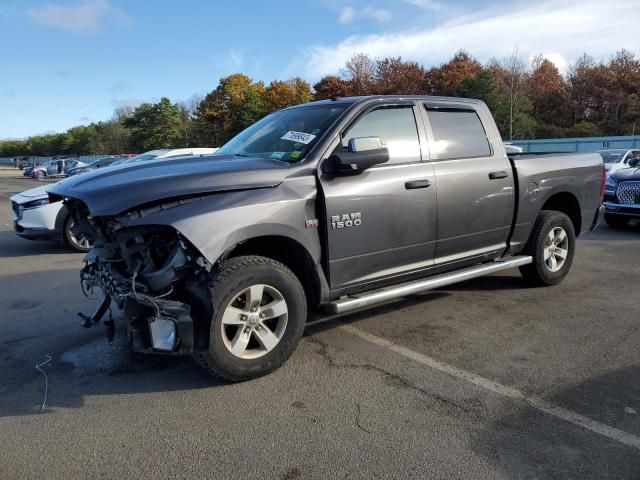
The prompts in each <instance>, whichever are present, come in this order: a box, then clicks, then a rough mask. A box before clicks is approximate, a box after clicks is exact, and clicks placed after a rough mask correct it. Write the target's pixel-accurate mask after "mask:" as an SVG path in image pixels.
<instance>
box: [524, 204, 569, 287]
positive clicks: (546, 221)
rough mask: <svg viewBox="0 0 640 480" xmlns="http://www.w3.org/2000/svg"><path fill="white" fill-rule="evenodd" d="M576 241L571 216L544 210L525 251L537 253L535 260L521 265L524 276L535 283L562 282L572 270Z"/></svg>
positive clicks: (544, 284) (540, 284) (528, 253)
mask: <svg viewBox="0 0 640 480" xmlns="http://www.w3.org/2000/svg"><path fill="white" fill-rule="evenodd" d="M575 242H576V235H575V230H574V228H573V223H571V220H570V219H569V217H568V216H567V215H565V214H564V213H562V212H556V211H551V210H543V211H542V212H540V215H538V219H537V220H536V224H535V226H534V227H533V232H532V233H531V237H530V238H529V241H528V242H527V245H526V246H525V248H524V251H523V253H525V254H527V255H531V256H532V257H533V262H532V263H531V264H529V265H525V266H523V267H520V272H521V273H522V276H523V277H524V278H525V280H527V281H528V282H529V283H531V284H532V285H535V286H549V285H556V284H558V283H560V282H561V281H562V280H563V279H564V277H566V276H567V274H568V273H569V270H571V265H572V263H573V257H574V254H575Z"/></svg>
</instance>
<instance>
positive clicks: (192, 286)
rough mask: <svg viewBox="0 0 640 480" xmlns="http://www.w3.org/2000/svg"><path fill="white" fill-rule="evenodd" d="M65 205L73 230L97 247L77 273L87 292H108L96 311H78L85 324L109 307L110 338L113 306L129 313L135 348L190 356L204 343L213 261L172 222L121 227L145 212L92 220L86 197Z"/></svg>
mask: <svg viewBox="0 0 640 480" xmlns="http://www.w3.org/2000/svg"><path fill="white" fill-rule="evenodd" d="M66 204H67V207H68V208H69V210H70V211H71V212H72V215H73V216H74V219H75V226H74V230H75V231H76V232H78V233H81V234H83V235H85V236H86V238H89V239H91V241H93V242H94V245H95V247H94V248H93V250H91V251H90V252H89V253H88V254H87V256H86V257H85V266H84V268H83V269H82V271H81V272H80V283H81V286H82V290H83V292H84V293H85V295H88V294H89V293H95V291H96V290H100V291H101V292H102V294H103V295H104V298H103V300H102V302H101V303H100V305H99V306H98V308H97V309H96V311H95V312H94V313H93V315H91V316H88V315H84V314H79V316H80V317H81V318H82V319H83V322H82V326H84V327H87V328H89V327H91V326H93V325H95V324H97V323H98V322H100V320H101V319H102V318H103V317H104V316H105V315H106V313H107V311H108V312H109V318H108V319H107V320H105V322H104V323H105V325H106V327H107V339H108V340H109V341H112V340H113V337H114V332H115V324H114V322H113V320H112V318H111V306H112V305H114V304H115V305H116V306H117V307H118V308H119V309H121V310H122V311H123V313H124V318H125V320H126V322H127V332H128V338H129V341H130V343H131V345H132V346H133V349H134V350H135V351H140V352H162V353H174V354H188V353H192V352H194V351H195V350H202V349H206V348H207V345H208V331H209V322H210V319H211V305H210V299H209V293H208V289H207V285H208V279H209V278H210V271H211V265H210V264H209V263H208V262H207V261H206V260H205V259H204V258H203V257H202V256H201V255H200V254H199V253H198V252H197V250H196V249H195V248H194V247H193V246H191V245H190V244H189V242H188V241H187V240H186V239H184V238H182V237H181V235H180V234H179V233H178V232H177V231H176V230H175V229H173V228H172V227H168V226H161V225H158V226H124V225H126V224H127V223H128V222H127V221H128V220H130V219H131V218H132V217H135V216H136V215H137V216H139V215H141V214H142V212H140V211H134V212H128V213H125V214H123V215H121V216H118V217H98V218H94V217H92V216H91V215H90V213H89V211H88V209H87V207H86V206H85V205H84V203H82V202H80V201H78V200H72V199H69V200H67V201H66ZM123 224H124V225H123Z"/></svg>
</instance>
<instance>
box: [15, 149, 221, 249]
mask: <svg viewBox="0 0 640 480" xmlns="http://www.w3.org/2000/svg"><path fill="white" fill-rule="evenodd" d="M216 150H217V148H175V149H172V150H152V151H150V152H146V153H142V154H140V155H137V156H135V157H132V158H128V159H125V160H123V161H119V162H116V163H122V164H129V163H136V162H138V161H146V160H159V159H164V158H171V157H180V156H189V155H210V154H212V153H215V152H216ZM112 165H114V164H112ZM106 168H111V167H106ZM62 181H63V182H64V181H65V180H62ZM49 186H50V185H43V186H41V187H37V188H32V189H31V190H27V191H26V192H22V193H18V194H17V195H14V196H13V197H11V207H12V209H13V227H14V230H15V231H16V234H18V236H19V237H22V238H26V239H28V240H59V241H62V242H63V243H64V244H65V245H68V246H70V247H71V248H73V249H75V250H77V251H79V252H88V251H89V250H91V247H92V245H91V242H90V241H89V240H88V239H87V238H85V237H83V236H81V235H77V234H75V233H74V232H73V218H72V217H71V216H70V215H69V212H68V211H67V209H66V207H65V206H64V205H63V204H62V202H53V203H49V195H48V193H47V189H48V188H49Z"/></svg>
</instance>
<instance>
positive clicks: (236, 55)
mask: <svg viewBox="0 0 640 480" xmlns="http://www.w3.org/2000/svg"><path fill="white" fill-rule="evenodd" d="M229 59H230V60H231V65H232V68H240V67H241V66H242V65H243V64H244V55H243V53H242V52H241V51H239V50H233V49H231V50H229Z"/></svg>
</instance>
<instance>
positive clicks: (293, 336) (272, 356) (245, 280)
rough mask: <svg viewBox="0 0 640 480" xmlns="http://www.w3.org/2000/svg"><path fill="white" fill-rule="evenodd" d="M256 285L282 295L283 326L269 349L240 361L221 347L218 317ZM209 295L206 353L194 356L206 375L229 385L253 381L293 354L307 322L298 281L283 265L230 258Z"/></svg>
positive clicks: (253, 258)
mask: <svg viewBox="0 0 640 480" xmlns="http://www.w3.org/2000/svg"><path fill="white" fill-rule="evenodd" d="M258 284H262V285H267V286H270V287H273V288H274V289H275V290H277V292H278V293H279V294H281V295H282V299H284V301H285V302H286V307H287V309H288V313H287V318H286V327H285V328H284V331H283V333H282V334H281V335H282V336H281V338H280V340H279V342H278V343H277V344H276V345H275V347H274V348H273V349H272V350H270V351H266V353H263V354H262V356H260V357H258V358H240V357H238V356H235V355H234V354H233V353H232V352H231V351H230V349H229V348H228V347H227V345H226V344H225V339H224V338H223V335H225V334H226V333H225V332H226V331H225V330H224V328H223V324H222V317H223V314H224V312H225V310H226V309H227V307H228V306H232V303H233V302H235V301H239V299H240V297H239V295H241V293H240V292H242V291H243V290H246V289H248V288H249V287H251V286H253V285H258ZM210 292H211V299H212V306H213V317H212V319H211V329H210V332H209V350H208V351H207V352H200V353H196V354H195V355H194V358H195V359H196V361H197V362H198V363H199V364H200V365H202V366H203V367H204V368H205V369H206V370H207V371H208V372H209V373H210V374H212V375H213V376H215V377H218V378H221V379H223V380H227V381H232V382H239V381H244V380H249V379H252V378H257V377H260V376H263V375H266V374H268V373H271V372H272V371H274V370H275V369H277V368H278V367H280V366H281V365H282V364H283V363H284V362H285V361H286V360H287V359H288V358H289V357H290V356H291V354H292V353H293V352H294V351H295V349H296V347H297V345H298V342H299V341H300V338H301V337H302V333H303V331H304V327H305V324H306V321H307V301H306V296H305V293H304V289H303V287H302V285H301V284H300V281H299V280H298V278H297V277H296V276H295V275H294V273H293V272H292V271H291V270H289V268H287V267H286V266H285V265H283V264H282V263H280V262H277V261H275V260H272V259H270V258H266V257H260V256H242V257H236V258H231V259H229V260H227V261H225V262H224V263H223V264H222V265H221V266H220V267H219V269H218V270H217V272H216V274H215V276H214V278H213V280H212V282H211V285H210ZM245 301H246V299H245ZM261 305H262V304H261ZM237 328H244V327H237ZM236 335H237V332H236ZM254 340H257V338H254Z"/></svg>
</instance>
